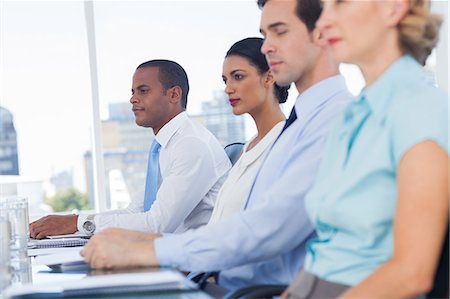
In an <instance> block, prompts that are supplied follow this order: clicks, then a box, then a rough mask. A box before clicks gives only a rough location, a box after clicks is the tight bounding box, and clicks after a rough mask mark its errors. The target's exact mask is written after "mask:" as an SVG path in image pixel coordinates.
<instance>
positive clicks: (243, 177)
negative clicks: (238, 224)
mask: <svg viewBox="0 0 450 299" xmlns="http://www.w3.org/2000/svg"><path fill="white" fill-rule="evenodd" d="M284 123H285V121H280V122H279V123H278V124H276V125H275V126H274V127H273V128H272V129H271V130H270V131H269V132H268V133H267V134H266V135H265V136H264V137H263V138H262V139H261V140H260V141H259V142H258V143H257V144H256V145H255V146H254V147H253V148H252V149H250V150H247V148H248V146H249V144H250V143H251V142H252V141H253V140H254V139H255V137H256V136H254V137H252V139H250V141H249V142H248V143H246V144H245V146H244V149H243V151H242V155H241V157H240V158H239V160H237V161H236V163H235V164H234V166H233V168H231V170H230V172H229V173H228V177H227V179H226V181H225V182H224V183H223V185H222V188H220V191H219V195H218V196H217V200H216V204H215V206H214V210H213V212H212V215H211V219H210V220H209V223H208V224H212V223H216V222H218V221H220V220H222V219H225V218H227V217H229V216H230V215H233V214H234V213H237V212H239V211H240V210H242V208H243V205H244V202H245V201H246V200H247V197H248V194H249V193H250V188H251V187H252V185H253V181H254V180H255V177H256V173H257V172H258V170H259V167H260V166H261V163H262V161H263V158H264V156H265V153H266V152H267V151H268V149H269V148H270V146H271V145H272V143H273V142H274V141H275V139H276V138H277V137H278V135H279V134H280V132H281V129H283V126H284Z"/></svg>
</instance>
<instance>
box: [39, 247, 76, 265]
mask: <svg viewBox="0 0 450 299" xmlns="http://www.w3.org/2000/svg"><path fill="white" fill-rule="evenodd" d="M71 249H72V250H67V251H66V250H65V251H62V252H61V251H59V252H58V253H52V254H46V255H39V256H37V257H36V258H35V259H34V261H33V265H47V266H52V265H60V264H65V263H74V262H82V261H84V259H83V257H82V256H81V255H80V251H81V250H82V249H83V247H75V248H74V247H72V248H71Z"/></svg>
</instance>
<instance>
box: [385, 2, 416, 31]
mask: <svg viewBox="0 0 450 299" xmlns="http://www.w3.org/2000/svg"><path fill="white" fill-rule="evenodd" d="M409 1H410V0H393V1H391V2H388V3H383V6H384V8H385V9H386V13H385V18H386V24H387V26H389V27H397V25H398V24H399V23H400V22H401V20H403V18H405V16H406V15H407V14H408V10H409Z"/></svg>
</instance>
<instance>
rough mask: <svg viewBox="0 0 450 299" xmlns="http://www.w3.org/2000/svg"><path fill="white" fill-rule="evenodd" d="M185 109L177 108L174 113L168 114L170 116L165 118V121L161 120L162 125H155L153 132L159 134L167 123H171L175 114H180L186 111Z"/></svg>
mask: <svg viewBox="0 0 450 299" xmlns="http://www.w3.org/2000/svg"><path fill="white" fill-rule="evenodd" d="M184 111H185V110H184V109H183V110H180V109H177V110H175V111H173V113H171V114H170V115H168V117H167V118H166V119H165V120H164V121H162V122H161V125H160V126H157V127H156V126H155V127H154V128H152V129H153V134H154V135H155V136H156V135H157V134H158V132H159V131H160V130H161V129H162V128H163V127H164V126H165V125H166V124H167V123H169V122H170V121H171V120H172V119H173V118H174V117H175V116H177V115H178V114H180V113H181V112H184Z"/></svg>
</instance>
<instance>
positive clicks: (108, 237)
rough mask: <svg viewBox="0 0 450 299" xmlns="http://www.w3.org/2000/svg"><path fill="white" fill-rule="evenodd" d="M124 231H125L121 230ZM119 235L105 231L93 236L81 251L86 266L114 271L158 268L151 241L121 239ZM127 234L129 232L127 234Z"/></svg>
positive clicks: (111, 231) (119, 233)
mask: <svg viewBox="0 0 450 299" xmlns="http://www.w3.org/2000/svg"><path fill="white" fill-rule="evenodd" d="M122 231H125V230H122ZM121 233H123V232H120V231H119V232H118V233H114V231H113V230H112V229H111V230H105V231H102V232H100V233H97V234H95V235H94V236H93V237H92V238H91V239H90V240H89V242H88V244H87V245H86V246H85V247H84V249H83V250H82V251H81V255H82V256H83V257H84V260H85V262H86V263H87V264H89V265H90V266H91V268H94V269H100V268H105V269H115V268H131V267H146V266H158V265H159V264H158V261H157V260H156V255H155V251H154V246H153V241H151V240H145V241H136V240H130V239H129V238H125V239H124V238H123V237H122V235H121ZM127 233H128V234H129V232H127Z"/></svg>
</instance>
